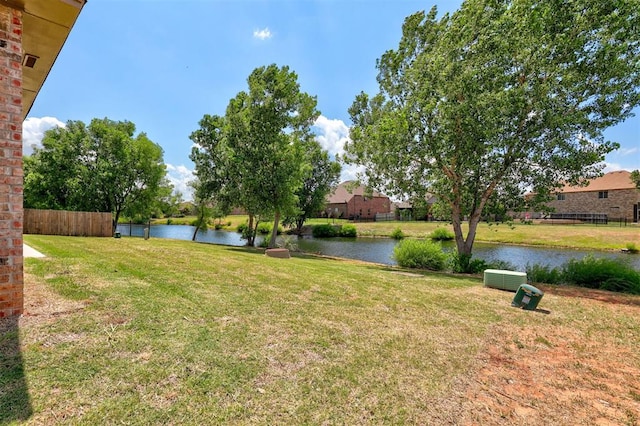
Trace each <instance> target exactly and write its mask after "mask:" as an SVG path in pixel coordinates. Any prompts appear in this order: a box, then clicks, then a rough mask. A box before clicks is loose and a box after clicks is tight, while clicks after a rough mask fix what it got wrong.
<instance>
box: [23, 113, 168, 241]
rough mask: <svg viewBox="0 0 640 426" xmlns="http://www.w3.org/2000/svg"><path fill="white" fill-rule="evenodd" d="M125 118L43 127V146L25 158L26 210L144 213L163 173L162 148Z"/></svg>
mask: <svg viewBox="0 0 640 426" xmlns="http://www.w3.org/2000/svg"><path fill="white" fill-rule="evenodd" d="M134 134H135V125H134V124H133V123H131V122H129V121H113V120H109V119H107V118H104V119H93V120H92V121H91V123H90V124H89V125H88V126H87V125H85V124H84V123H83V122H82V121H69V122H67V124H66V126H65V127H60V128H55V129H51V130H49V131H47V132H46V133H45V135H44V138H43V140H42V148H37V149H35V151H34V153H33V155H32V156H31V157H27V158H25V167H24V171H25V179H24V205H25V207H27V208H42V209H56V210H61V209H62V210H77V211H101V212H112V213H113V215H114V221H113V226H114V229H115V226H116V224H117V221H118V218H119V217H120V214H121V213H122V212H123V211H125V210H126V211H128V212H129V213H130V214H144V212H146V211H147V210H149V211H150V210H151V209H152V208H153V207H154V203H155V201H156V198H157V196H158V194H159V191H160V188H161V187H162V183H163V182H164V180H163V179H164V177H165V175H166V170H165V165H164V162H163V158H162V154H163V152H162V148H161V147H160V146H159V145H157V144H155V143H153V142H152V141H151V140H149V138H148V137H147V136H146V134H144V133H139V134H138V135H135V136H134Z"/></svg>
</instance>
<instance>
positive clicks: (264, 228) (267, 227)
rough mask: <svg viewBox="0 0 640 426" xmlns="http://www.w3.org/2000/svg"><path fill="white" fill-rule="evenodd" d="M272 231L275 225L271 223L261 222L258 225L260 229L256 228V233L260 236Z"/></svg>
mask: <svg viewBox="0 0 640 426" xmlns="http://www.w3.org/2000/svg"><path fill="white" fill-rule="evenodd" d="M271 229H273V225H271V223H269V222H260V223H259V224H258V227H257V228H256V233H258V234H260V235H267V234H269V233H270V232H271Z"/></svg>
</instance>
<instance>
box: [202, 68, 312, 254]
mask: <svg viewBox="0 0 640 426" xmlns="http://www.w3.org/2000/svg"><path fill="white" fill-rule="evenodd" d="M247 82H248V86H249V89H248V91H247V92H245V91H242V92H240V93H238V94H237V95H236V96H235V97H234V98H233V99H231V100H230V101H229V105H228V107H227V109H226V114H225V116H224V117H221V116H208V115H205V116H204V118H203V119H202V120H201V121H200V129H198V130H196V131H195V132H194V133H192V135H191V139H192V140H193V141H194V142H195V144H196V146H195V147H194V148H193V150H192V153H191V159H192V160H193V161H194V163H195V165H196V171H195V174H196V176H197V177H198V179H199V180H200V182H201V185H202V187H203V188H204V189H205V190H206V191H209V194H212V195H213V194H216V197H217V198H218V199H220V200H221V201H222V202H224V203H230V204H232V205H234V206H238V207H242V208H244V209H245V210H246V211H247V212H248V213H249V229H253V219H254V217H260V216H262V217H264V216H272V217H273V218H274V225H273V229H278V224H279V222H280V218H281V217H283V216H284V215H287V214H289V213H292V212H293V211H294V209H295V206H296V201H297V198H296V191H297V189H298V188H299V187H300V186H301V185H302V179H303V178H304V177H305V175H306V173H308V171H309V165H308V164H307V163H306V162H305V161H304V160H305V159H304V146H303V145H304V142H305V141H307V140H309V138H310V135H311V126H312V125H313V123H314V122H315V120H316V118H317V117H318V115H319V112H318V110H317V109H316V104H317V101H316V99H315V97H312V96H310V95H308V94H307V93H304V92H301V91H300V86H299V84H298V77H297V75H296V74H295V73H294V72H293V71H290V70H289V68H288V67H286V66H285V67H277V66H276V65H273V64H272V65H269V66H266V67H260V68H257V69H255V70H254V71H253V72H252V73H251V74H250V75H249V78H248V79H247ZM206 191H205V193H206ZM252 236H253V232H250V235H249V241H248V243H249V245H253V238H252ZM275 239H276V233H275V232H274V233H273V234H272V236H271V240H270V242H269V246H270V247H273V246H274V245H275Z"/></svg>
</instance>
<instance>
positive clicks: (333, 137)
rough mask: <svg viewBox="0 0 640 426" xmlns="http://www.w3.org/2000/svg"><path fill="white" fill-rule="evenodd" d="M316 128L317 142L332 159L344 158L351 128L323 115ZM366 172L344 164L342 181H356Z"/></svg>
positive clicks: (361, 167)
mask: <svg viewBox="0 0 640 426" xmlns="http://www.w3.org/2000/svg"><path fill="white" fill-rule="evenodd" d="M314 127H315V128H316V130H317V132H316V140H317V141H318V143H320V145H321V146H322V148H324V149H326V150H327V151H328V152H329V155H331V156H332V157H335V156H339V157H340V158H342V157H343V156H344V145H345V143H347V142H348V141H349V126H347V125H346V124H345V123H344V121H342V120H338V119H330V118H327V117H325V116H324V115H321V116H320V117H318V119H317V120H316V122H315V123H314ZM362 172H364V167H363V166H356V165H353V164H344V163H343V164H342V173H341V174H340V180H341V181H343V182H344V181H345V180H355V179H357V178H358V176H357V175H358V173H362Z"/></svg>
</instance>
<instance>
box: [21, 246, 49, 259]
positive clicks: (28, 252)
mask: <svg viewBox="0 0 640 426" xmlns="http://www.w3.org/2000/svg"><path fill="white" fill-rule="evenodd" d="M22 256H23V257H45V256H44V254H42V253H40V252H39V251H38V250H36V249H34V248H31V247H29V246H28V245H26V244H22Z"/></svg>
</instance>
